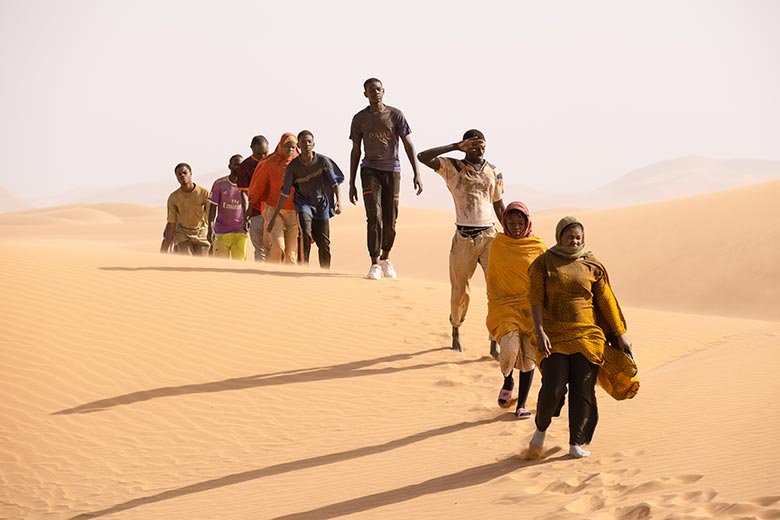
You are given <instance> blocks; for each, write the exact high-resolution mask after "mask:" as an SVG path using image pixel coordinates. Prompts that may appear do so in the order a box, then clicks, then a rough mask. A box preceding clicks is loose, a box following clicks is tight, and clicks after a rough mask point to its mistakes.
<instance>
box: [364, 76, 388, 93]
mask: <svg viewBox="0 0 780 520" xmlns="http://www.w3.org/2000/svg"><path fill="white" fill-rule="evenodd" d="M371 83H379V84H380V85H382V81H381V80H379V79H377V78H368V79H367V80H365V81H364V82H363V90H366V89H368V86H369V85H370V84H371ZM382 86H384V85H382Z"/></svg>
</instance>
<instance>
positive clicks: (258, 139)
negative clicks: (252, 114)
mask: <svg viewBox="0 0 780 520" xmlns="http://www.w3.org/2000/svg"><path fill="white" fill-rule="evenodd" d="M260 143H265V144H268V139H266V138H265V136H264V135H256V136H254V137H253V138H252V142H251V143H249V146H254V145H256V144H260Z"/></svg>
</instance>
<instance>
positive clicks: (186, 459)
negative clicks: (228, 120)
mask: <svg viewBox="0 0 780 520" xmlns="http://www.w3.org/2000/svg"><path fill="white" fill-rule="evenodd" d="M172 188H173V187H172ZM513 195H517V196H518V197H519V194H511V193H510V194H508V195H507V197H505V200H506V201H507V202H509V201H510V200H512V196H513ZM778 198H780V182H772V183H767V184H762V185H757V186H752V187H747V188H739V189H731V190H729V191H724V192H720V193H713V194H709V195H699V196H695V197H691V198H685V199H678V200H674V201H667V202H657V203H650V204H644V205H637V206H629V207H622V208H613V209H607V210H581V211H580V210H577V209H576V208H567V209H561V210H549V211H543V212H539V213H538V214H534V215H533V222H534V229H535V232H536V234H537V235H539V236H541V237H542V238H543V239H544V240H545V241H546V242H547V243H548V245H551V243H552V242H553V230H554V226H555V223H556V222H557V220H558V219H559V218H560V217H561V216H563V215H565V214H569V213H573V214H576V215H578V216H579V217H580V218H581V219H582V220H583V222H584V223H585V225H586V240H587V243H588V245H589V246H590V248H591V249H592V250H593V251H594V253H595V254H596V255H597V256H598V257H599V258H600V259H601V260H602V261H603V262H604V263H605V264H606V266H607V267H608V268H609V270H610V276H611V279H612V281H613V285H614V286H615V290H616V292H617V296H618V298H619V299H620V301H621V303H622V304H623V307H624V311H625V314H626V318H627V320H628V324H629V334H630V335H631V337H632V339H633V341H634V344H635V355H636V358H637V362H638V365H639V368H640V373H639V375H640V380H641V385H642V386H641V389H640V392H639V394H638V395H637V397H636V398H634V399H632V400H629V401H622V402H617V401H614V400H612V399H611V398H610V397H609V396H607V395H606V394H605V393H604V392H603V391H601V390H600V389H599V390H598V392H599V394H598V395H599V407H600V416H601V422H600V424H599V427H598V429H597V430H596V436H595V438H594V442H593V444H592V445H591V450H592V455H591V457H589V458H587V459H582V460H574V459H572V458H570V457H569V456H568V455H567V454H566V453H567V439H568V430H567V424H566V423H567V421H566V418H565V417H561V418H559V419H557V420H556V421H554V422H553V425H552V427H551V428H550V430H549V432H548V436H547V444H546V449H547V451H546V456H545V458H543V459H541V460H535V461H529V460H523V459H522V458H521V457H520V453H521V451H522V450H523V448H525V447H526V446H527V443H528V440H529V438H530V436H531V434H532V432H533V430H534V425H533V421H518V420H516V419H515V418H514V416H513V415H512V414H511V410H510V412H507V411H506V410H503V409H500V408H498V406H497V404H496V395H497V393H498V389H499V387H500V384H501V376H500V373H499V370H498V365H497V363H496V362H495V361H494V360H493V359H492V358H490V357H488V356H487V355H486V354H487V351H488V344H487V331H486V329H485V325H484V316H485V309H486V305H485V296H484V281H483V280H482V279H481V273H479V272H478V273H477V274H476V275H475V278H474V284H473V290H472V302H471V308H470V311H469V315H468V317H467V319H466V323H465V324H464V326H463V328H462V329H461V330H462V332H461V335H462V340H463V343H464V347H465V349H466V350H465V352H463V353H455V352H452V351H450V350H448V349H447V348H446V347H447V345H448V343H449V324H448V321H447V315H448V296H449V284H448V279H447V254H448V251H449V241H450V239H451V236H452V230H453V225H452V224H453V214H452V212H451V211H438V210H426V209H417V208H407V207H402V208H401V215H400V218H399V224H398V229H399V235H398V240H397V243H396V247H395V250H394V253H393V260H394V263H395V265H396V267H397V270H398V272H399V275H400V279H398V280H381V281H378V282H377V281H369V280H366V279H364V278H363V276H364V274H365V271H366V270H367V268H368V258H367V256H366V252H365V228H364V215H363V213H362V208H361V207H355V208H352V207H350V208H347V210H346V211H345V213H344V214H343V215H341V216H338V217H337V218H336V219H335V220H333V221H332V223H331V229H332V239H333V251H334V260H333V270H332V271H330V272H323V271H320V270H319V269H317V268H315V267H313V266H312V267H310V268H303V267H285V266H275V265H269V264H255V263H253V262H233V261H227V260H218V259H211V258H190V257H180V256H173V255H160V254H158V253H157V252H156V251H157V249H158V247H159V243H160V239H161V233H162V229H163V225H164V218H165V212H164V210H163V209H162V208H152V207H144V206H134V205H122V204H102V205H81V206H69V207H56V208H48V209H38V210H32V211H24V212H16V213H8V214H3V215H0V254H1V255H2V266H3V269H2V274H1V275H0V277H1V278H0V286H2V288H3V290H2V298H0V316H1V317H2V318H0V319H2V330H3V335H2V339H0V367H1V368H0V370H1V371H0V393H1V394H2V396H3V398H2V400H0V518H4V519H6V518H7V519H22V518H24V519H87V518H103V517H105V518H112V519H113V518H116V519H119V518H122V519H131V518H132V519H181V518H187V519H265V518H268V519H272V518H273V519H326V518H336V517H339V518H340V517H345V518H360V519H379V518H383V519H384V518H392V519H397V518H426V519H427V518H447V519H474V518H492V519H498V518H513V519H519V518H547V519H567V518H593V519H605V520H606V519H619V520H632V519H644V518H657V519H662V518H663V519H666V518H675V519H677V518H687V519H698V518H725V519H738V518H758V519H779V518H780V450H778V449H777V439H776V436H777V433H776V432H777V431H778V430H779V429H780V403H779V402H778V401H779V399H778V395H780V382H779V381H780V378H778V376H777V374H778V373H780V355H778V348H780V276H779V275H778V269H777V267H776V264H777V261H778V260H780V226H778V224H777V221H776V219H775V218H773V217H774V213H775V211H776V207H777V204H776V200H777V199H778ZM531 209H532V211H533V208H531ZM539 382H540V376H539V374H538V371H537V375H536V377H535V380H534V384H533V387H532V390H531V397H530V399H529V407H530V408H531V409H532V410H533V409H534V408H535V404H536V394H537V392H538V388H539ZM564 415H565V414H564Z"/></svg>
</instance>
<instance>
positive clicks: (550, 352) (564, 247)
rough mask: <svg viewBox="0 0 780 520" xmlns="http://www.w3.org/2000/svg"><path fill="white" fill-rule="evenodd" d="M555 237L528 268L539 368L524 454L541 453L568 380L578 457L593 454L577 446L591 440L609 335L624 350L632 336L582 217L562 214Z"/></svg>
mask: <svg viewBox="0 0 780 520" xmlns="http://www.w3.org/2000/svg"><path fill="white" fill-rule="evenodd" d="M555 240H556V245H555V246H554V247H552V248H550V249H549V250H548V251H547V252H546V253H544V254H543V255H541V256H539V258H537V259H536V260H535V261H534V263H533V264H531V268H530V269H529V275H530V278H531V292H530V296H529V300H530V302H531V316H532V318H533V321H534V331H535V334H536V345H537V349H538V351H539V352H538V355H537V361H538V364H539V367H540V368H541V371H542V387H541V389H540V390H539V399H538V401H537V405H536V432H535V433H534V436H533V438H532V439H531V445H530V449H529V455H530V456H532V457H535V456H538V455H540V454H541V451H542V447H543V445H544V437H545V432H546V431H547V428H548V427H549V426H550V423H551V422H552V418H553V417H554V416H557V414H558V413H559V412H560V409H561V406H562V403H563V398H564V396H565V395H566V387H567V386H568V391H569V454H570V455H571V456H573V457H575V458H582V457H587V456H588V455H590V452H589V451H587V450H585V449H583V448H582V446H583V445H587V444H590V441H591V438H592V437H593V431H594V429H595V428H596V423H597V422H598V408H597V407H596V392H595V385H596V380H597V377H598V374H599V366H600V365H602V364H603V363H604V349H605V347H606V344H607V338H608V337H609V338H611V341H612V343H613V344H614V346H615V347H617V348H618V349H620V350H623V351H626V352H629V353H630V352H631V340H630V339H629V338H628V336H627V335H626V321H625V319H624V318H623V313H622V311H621V310H620V306H619V305H618V302H617V299H616V298H615V295H614V293H613V292H612V287H611V286H610V284H609V278H608V276H607V270H606V269H605V268H604V266H603V265H602V263H601V262H599V261H598V260H597V259H596V257H595V256H593V253H591V252H590V251H588V250H587V249H586V247H585V228H584V226H583V225H582V222H580V221H579V220H578V219H577V218H576V217H564V218H563V219H561V221H560V222H558V225H557V227H556V229H555ZM609 348H611V347H609Z"/></svg>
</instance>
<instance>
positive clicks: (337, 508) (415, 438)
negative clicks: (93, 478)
mask: <svg viewBox="0 0 780 520" xmlns="http://www.w3.org/2000/svg"><path fill="white" fill-rule="evenodd" d="M513 420H516V419H515V418H514V416H513V415H511V414H502V415H499V416H496V417H491V418H488V419H482V420H480V421H473V422H460V423H457V424H452V425H449V426H443V427H440V428H434V429H432V430H426V431H424V432H420V433H415V434H414V435H409V436H407V437H402V438H400V439H396V440H393V441H389V442H386V443H384V444H376V445H373V446H365V447H362V448H356V449H352V450H347V451H340V452H337V453H331V454H328V455H321V456H318V457H311V458H308V459H301V460H295V461H292V462H285V463H282V464H276V465H274V466H268V467H266V468H260V469H254V470H250V471H244V472H241V473H233V474H231V475H225V476H224V477H219V478H215V479H211V480H204V481H202V482H198V483H196V484H191V485H189V486H184V487H181V488H177V489H171V490H168V491H163V492H162V493H157V494H156V495H149V496H145V497H140V498H135V499H133V500H128V501H127V502H122V503H121V504H116V505H114V506H111V507H108V508H105V509H101V510H99V511H91V512H88V513H82V514H79V515H77V516H74V517H72V518H71V519H70V520H86V519H87V518H97V517H100V516H105V515H110V514H113V513H118V512H120V511H126V510H128V509H133V508H136V507H140V506H143V505H147V504H154V503H156V502H162V501H165V500H170V499H173V498H178V497H181V496H186V495H192V494H195V493H201V492H204V491H210V490H212V489H217V488H221V487H225V486H232V485H234V484H240V483H242V482H247V481H250V480H256V479H260V478H264V477H270V476H273V475H279V474H282V473H289V472H292V471H299V470H305V469H309V468H314V467H317V466H324V465H327V464H335V463H337V462H342V461H345V460H349V459H354V458H357V457H366V456H369V455H374V454H377V453H382V452H385V451H390V450H394V449H398V448H402V447H404V446H408V445H410V444H414V443H416V442H421V441H424V440H426V439H430V438H433V437H438V436H442V435H448V434H451V433H456V432H459V431H463V430H466V429H468V428H475V427H478V426H483V425H486V424H490V423H493V422H496V421H513ZM559 449H560V448H558V450H559ZM555 451H556V450H555V449H554V450H551V451H550V452H548V454H549V453H554V452H555ZM559 458H560V457H559ZM559 458H556V459H542V460H533V461H523V460H520V459H517V458H508V459H505V460H502V461H498V462H495V463H493V464H487V465H484V466H478V467H475V468H469V469H466V470H464V471H460V472H458V473H453V474H451V475H445V476H442V477H437V478H434V479H431V480H426V481H425V482H421V483H419V484H412V485H409V486H404V487H402V488H398V489H394V490H391V491H386V492H382V493H376V494H373V495H367V496H364V497H360V498H357V499H353V500H348V501H345V502H339V503H336V504H331V505H328V506H325V507H321V508H318V509H313V510H310V511H305V512H301V513H295V514H293V515H287V516H284V517H281V518H311V519H315V518H316V519H321V518H323V519H324V518H332V517H333V516H341V515H346V514H351V513H356V512H360V511H365V510H367V509H373V508H376V507H381V506H384V505H387V504H392V503H395V502H403V501H405V500H411V499H413V498H417V497H419V496H422V495H428V494H433V493H440V492H442V491H448V490H451V489H458V488H463V487H468V486H474V485H477V484H482V483H484V482H487V481H489V480H492V479H495V478H498V477H500V476H502V475H506V474H507V473H511V472H512V471H516V470H518V469H522V468H525V467H529V466H534V465H536V464H541V463H545V462H552V461H554V460H558V459H559Z"/></svg>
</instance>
